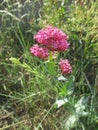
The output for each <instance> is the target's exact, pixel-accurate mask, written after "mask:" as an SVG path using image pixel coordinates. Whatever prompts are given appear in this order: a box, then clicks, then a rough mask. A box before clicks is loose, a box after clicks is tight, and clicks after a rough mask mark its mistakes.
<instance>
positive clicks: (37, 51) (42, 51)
mask: <svg viewBox="0 0 98 130" xmlns="http://www.w3.org/2000/svg"><path fill="white" fill-rule="evenodd" d="M30 52H31V53H32V54H33V55H34V56H36V57H39V58H41V59H46V58H47V57H48V56H49V53H48V49H47V48H42V47H40V46H39V45H38V44H35V45H34V46H33V47H31V48H30Z"/></svg>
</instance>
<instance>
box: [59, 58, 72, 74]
mask: <svg viewBox="0 0 98 130" xmlns="http://www.w3.org/2000/svg"><path fill="white" fill-rule="evenodd" d="M59 65H60V69H61V72H62V74H63V75H64V74H70V73H72V67H71V65H70V63H69V61H68V59H66V60H61V61H60V62H59Z"/></svg>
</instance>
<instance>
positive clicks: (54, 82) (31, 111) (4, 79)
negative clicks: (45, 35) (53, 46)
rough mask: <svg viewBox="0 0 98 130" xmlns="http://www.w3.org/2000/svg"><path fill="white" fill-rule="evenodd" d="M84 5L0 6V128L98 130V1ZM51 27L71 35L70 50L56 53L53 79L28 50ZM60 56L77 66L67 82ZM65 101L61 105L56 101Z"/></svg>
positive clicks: (48, 2) (48, 1)
mask: <svg viewBox="0 0 98 130" xmlns="http://www.w3.org/2000/svg"><path fill="white" fill-rule="evenodd" d="M26 2H27V3H26ZM85 2H87V1H85ZM85 2H84V5H81V4H80V3H79V2H77V3H74V2H71V3H68V2H67V0H66V1H63V0H62V1H61V2H60V1H59V2H57V1H52V0H43V2H42V1H33V2H32V1H28V0H27V1H25V3H22V1H20V0H18V1H17V2H14V1H13V2H12V3H10V0H8V1H3V2H1V4H0V22H1V24H0V106H1V107H0V130H23V129H24V130H92V129H93V130H97V129H98V112H97V111H98V105H97V104H98V100H97V99H98V82H97V80H98V78H97V77H98V76H97V75H98V53H97V50H98V34H97V28H98V20H97V19H98V16H97V15H98V13H97V12H98V11H97V10H98V8H97V7H98V2H97V1H95V2H94V1H90V2H89V4H88V3H85ZM22 4H23V6H21V5H22ZM34 5H36V6H34ZM37 7H39V12H38V13H37V12H36V8H37ZM22 10H25V11H23V12H22ZM50 12H51V13H50ZM47 25H53V26H56V27H58V28H59V29H61V30H63V31H64V32H65V33H67V34H68V35H69V43H70V48H69V50H68V51H67V52H66V53H65V52H63V53H60V54H59V55H58V57H57V59H56V68H57V69H56V72H55V74H54V75H51V74H52V72H53V71H54V69H53V68H52V67H51V66H50V69H51V73H50V71H49V65H48V63H47V62H46V63H45V62H44V61H43V60H40V59H38V58H36V57H34V56H32V55H31V54H30V51H29V49H30V47H31V46H32V45H33V44H35V40H34V39H33V35H34V34H36V33H37V32H38V31H39V30H40V29H41V28H42V27H44V26H47ZM60 58H68V59H69V60H70V62H71V65H72V67H73V73H72V75H70V76H68V77H66V78H67V80H68V82H65V81H59V80H58V77H60V76H61V72H60V70H59V69H58V65H57V64H58V61H59V59H60ZM51 65H52V64H51ZM64 98H65V99H64ZM64 100H67V101H68V102H65V103H64V104H63V105H61V106H60V107H57V106H58V105H59V103H58V104H55V102H56V101H58V102H59V101H61V102H63V101H64ZM79 101H81V103H79ZM77 102H78V104H79V105H76V104H77ZM76 106H78V107H76ZM82 106H83V108H82ZM84 112H87V113H86V114H87V116H84V115H85V113H84ZM80 113H82V115H81V114H80ZM72 117H74V119H75V120H76V121H75V122H74V123H71V125H73V128H70V127H69V125H66V122H67V124H68V123H69V122H68V120H69V119H70V120H71V122H73V120H74V119H73V118H72ZM77 119H78V120H77Z"/></svg>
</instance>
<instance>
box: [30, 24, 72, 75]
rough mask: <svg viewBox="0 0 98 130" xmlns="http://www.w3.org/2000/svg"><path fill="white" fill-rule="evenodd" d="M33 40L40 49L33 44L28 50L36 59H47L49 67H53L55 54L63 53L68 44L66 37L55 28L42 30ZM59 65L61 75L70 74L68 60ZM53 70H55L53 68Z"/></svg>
mask: <svg viewBox="0 0 98 130" xmlns="http://www.w3.org/2000/svg"><path fill="white" fill-rule="evenodd" d="M34 38H35V39H36V41H37V42H38V43H39V44H40V45H41V46H42V47H40V46H39V45H38V44H35V45H34V46H33V47H31V48H30V52H31V53H32V54H33V55H34V56H36V57H38V58H41V59H49V62H50V63H51V64H50V66H51V67H53V62H54V61H53V57H54V55H55V52H57V53H59V52H64V51H66V50H67V49H68V48H69V43H68V41H67V39H68V36H67V35H66V34H65V33H64V32H63V31H61V30H59V29H58V28H56V27H52V26H48V27H46V28H43V29H41V30H40V31H39V32H38V33H37V34H36V35H35V36H34ZM59 65H60V69H61V72H62V74H70V73H71V72H72V67H71V65H70V63H69V61H68V59H66V60H62V61H61V62H60V63H59ZM51 67H50V68H51ZM53 69H55V68H54V67H53Z"/></svg>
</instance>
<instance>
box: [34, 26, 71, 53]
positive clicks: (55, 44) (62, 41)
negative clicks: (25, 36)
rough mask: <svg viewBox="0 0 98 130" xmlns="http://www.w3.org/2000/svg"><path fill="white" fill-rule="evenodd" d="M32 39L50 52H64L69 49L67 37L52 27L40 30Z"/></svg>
mask: <svg viewBox="0 0 98 130" xmlns="http://www.w3.org/2000/svg"><path fill="white" fill-rule="evenodd" d="M34 38H35V39H36V41H37V42H38V43H40V44H42V45H44V46H45V47H46V48H48V49H49V50H52V51H65V50H67V49H68V47H69V43H68V41H67V39H68V36H67V35H66V34H65V33H64V32H63V31H61V30H59V29H58V28H55V27H52V26H48V27H47V28H43V29H41V30H40V31H39V32H38V33H37V34H36V35H35V36H34Z"/></svg>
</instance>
